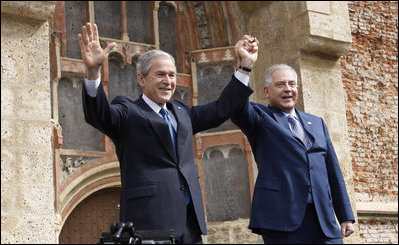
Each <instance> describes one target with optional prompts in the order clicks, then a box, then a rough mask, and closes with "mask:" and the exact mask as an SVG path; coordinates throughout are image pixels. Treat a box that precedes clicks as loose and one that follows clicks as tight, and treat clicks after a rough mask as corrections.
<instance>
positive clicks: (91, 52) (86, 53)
mask: <svg viewBox="0 0 399 245" xmlns="http://www.w3.org/2000/svg"><path fill="white" fill-rule="evenodd" d="M82 34H83V36H82V35H81V34H78V39H79V45H80V51H81V53H82V59H83V63H84V64H85V68H86V74H85V75H86V78H87V79H89V80H95V79H97V78H98V77H99V76H100V68H101V66H102V64H103V63H104V61H105V60H106V59H108V55H109V53H110V52H111V50H112V49H113V48H114V47H115V46H116V43H115V42H112V43H110V44H108V45H107V47H106V48H105V49H102V48H101V45H100V41H99V35H98V29H97V25H96V24H93V27H92V26H91V24H90V23H87V24H86V25H85V26H83V27H82Z"/></svg>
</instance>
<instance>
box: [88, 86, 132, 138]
mask: <svg viewBox="0 0 399 245" xmlns="http://www.w3.org/2000/svg"><path fill="white" fill-rule="evenodd" d="M82 104H83V112H84V116H85V121H86V122H87V123H88V124H90V125H92V126H93V127H95V128H96V129H98V130H100V131H101V132H103V133H104V134H106V135H107V136H108V137H110V138H111V139H113V140H115V139H116V138H117V137H118V135H119V132H120V130H121V128H122V126H123V122H124V121H125V119H126V118H127V111H128V110H127V106H126V98H124V97H121V96H118V97H116V98H115V99H114V100H113V101H112V103H111V104H110V103H109V102H108V99H107V96H106V95H105V92H104V88H103V86H102V83H101V84H100V86H99V87H98V89H97V95H96V97H91V96H90V95H88V94H87V91H86V88H85V86H83V89H82Z"/></svg>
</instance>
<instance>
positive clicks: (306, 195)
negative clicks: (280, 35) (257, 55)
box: [232, 64, 355, 244]
mask: <svg viewBox="0 0 399 245" xmlns="http://www.w3.org/2000/svg"><path fill="white" fill-rule="evenodd" d="M264 95H265V97H266V98H267V99H269V103H270V105H269V106H263V105H261V104H257V103H250V102H249V101H247V103H246V104H245V107H243V109H242V110H241V111H239V112H238V113H237V114H235V115H234V116H233V117H232V121H233V122H234V123H235V124H237V125H238V126H239V127H240V129H241V130H242V131H243V132H244V133H245V135H246V136H247V137H248V140H249V142H250V144H251V147H252V151H253V153H254V156H255V160H256V163H257V165H258V170H259V173H258V177H257V180H256V184H255V190H254V195H253V202H252V209H251V220H250V225H249V227H250V228H251V229H252V231H253V232H255V233H258V234H261V235H262V236H263V239H264V242H265V243H270V244H278V243H289V244H296V243H304V244H311V243H316V244H325V243H342V242H343V241H342V238H343V237H345V236H349V235H350V234H351V233H353V231H354V229H353V225H352V223H353V222H354V221H355V218H354V216H353V213H352V209H351V204H350V202H349V197H348V194H347V191H346V187H345V182H344V179H343V177H342V173H341V169H340V167H339V164H338V159H337V156H336V154H335V151H334V147H333V144H332V142H331V139H330V136H329V134H328V131H327V126H326V124H325V123H324V121H323V119H322V118H320V117H317V116H314V115H311V114H308V113H305V112H302V111H300V110H297V109H296V108H295V104H296V101H297V97H298V84H297V74H296V72H295V70H294V69H293V68H291V67H290V66H288V65H285V64H278V65H274V66H272V67H270V68H269V69H268V70H267V71H266V75H265V86H264ZM335 216H336V217H337V218H338V221H339V222H340V224H341V229H340V228H339V227H338V225H337V223H336V220H335Z"/></svg>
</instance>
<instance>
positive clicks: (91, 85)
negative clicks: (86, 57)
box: [83, 77, 101, 97]
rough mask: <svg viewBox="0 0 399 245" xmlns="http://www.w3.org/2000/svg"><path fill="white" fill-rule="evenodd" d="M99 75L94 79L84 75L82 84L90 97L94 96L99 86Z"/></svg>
mask: <svg viewBox="0 0 399 245" xmlns="http://www.w3.org/2000/svg"><path fill="white" fill-rule="evenodd" d="M100 83H101V77H99V78H97V79H96V80H89V79H87V78H86V77H85V78H84V79H83V84H84V86H85V88H86V91H87V94H88V95H89V96H90V97H96V95H97V89H98V86H100Z"/></svg>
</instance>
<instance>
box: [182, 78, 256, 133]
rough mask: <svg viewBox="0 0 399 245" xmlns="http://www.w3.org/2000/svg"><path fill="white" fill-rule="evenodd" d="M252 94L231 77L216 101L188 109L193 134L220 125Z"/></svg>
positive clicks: (249, 89)
mask: <svg viewBox="0 0 399 245" xmlns="http://www.w3.org/2000/svg"><path fill="white" fill-rule="evenodd" d="M252 92H253V90H252V89H251V88H249V87H248V86H246V85H244V84H243V83H241V82H240V81H239V80H238V79H237V78H236V77H235V76H234V75H233V76H232V79H231V81H230V83H229V84H228V85H227V86H226V87H225V88H224V89H223V91H222V93H221V95H220V97H219V98H218V99H217V100H216V101H212V102H210V103H208V104H205V105H199V106H193V107H192V108H191V109H188V110H189V111H190V113H191V122H192V128H193V134H196V133H198V132H201V131H204V130H207V129H210V128H214V127H217V126H219V125H221V124H222V123H223V122H225V121H226V120H227V119H229V118H230V117H231V116H232V115H233V114H234V113H235V112H237V111H238V110H240V109H241V108H242V107H243V106H244V104H245V102H246V101H247V100H248V97H249V96H250V95H251V94H252Z"/></svg>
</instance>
